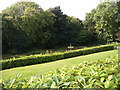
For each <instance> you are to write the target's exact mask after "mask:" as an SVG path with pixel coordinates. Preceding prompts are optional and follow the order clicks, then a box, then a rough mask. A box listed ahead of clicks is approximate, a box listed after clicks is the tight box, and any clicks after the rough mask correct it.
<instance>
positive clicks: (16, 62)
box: [1, 44, 114, 70]
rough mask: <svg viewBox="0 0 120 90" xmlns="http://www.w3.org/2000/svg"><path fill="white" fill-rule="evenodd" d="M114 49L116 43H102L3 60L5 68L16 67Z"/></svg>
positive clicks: (3, 67)
mask: <svg viewBox="0 0 120 90" xmlns="http://www.w3.org/2000/svg"><path fill="white" fill-rule="evenodd" d="M113 49H114V44H109V45H101V46H96V47H90V48H84V49H78V50H72V51H68V52H65V53H53V54H45V55H42V54H36V55H30V56H25V57H20V58H11V59H8V60H3V61H1V62H2V69H3V70H4V69H9V68H14V67H21V66H26V65H33V64H39V63H45V62H50V61H55V60H60V59H65V58H70V57H75V56H80V55H87V54H91V53H96V52H101V51H107V50H113Z"/></svg>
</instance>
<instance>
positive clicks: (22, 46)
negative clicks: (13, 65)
mask: <svg viewBox="0 0 120 90" xmlns="http://www.w3.org/2000/svg"><path fill="white" fill-rule="evenodd" d="M2 14H3V27H2V28H3V46H4V47H3V51H5V50H7V49H17V50H18V51H25V50H27V49H29V48H31V47H33V46H35V45H36V47H42V46H44V44H46V42H47V41H48V40H49V39H50V38H51V37H52V33H51V32H52V26H53V23H54V21H55V20H54V14H53V13H51V12H48V11H44V10H43V9H42V8H41V7H40V6H39V5H38V4H36V3H34V2H23V1H21V2H17V3H16V4H13V5H12V6H10V7H8V8H6V9H5V10H3V12H2Z"/></svg>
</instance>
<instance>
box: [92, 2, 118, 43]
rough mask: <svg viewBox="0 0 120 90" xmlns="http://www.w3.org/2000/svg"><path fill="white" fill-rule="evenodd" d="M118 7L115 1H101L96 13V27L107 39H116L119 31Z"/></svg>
mask: <svg viewBox="0 0 120 90" xmlns="http://www.w3.org/2000/svg"><path fill="white" fill-rule="evenodd" d="M117 18H118V7H117V5H116V3H115V2H105V3H101V4H99V5H98V6H97V8H96V13H95V14H94V20H95V28H96V30H97V32H98V33H99V34H100V35H102V36H104V38H105V39H106V40H107V41H114V40H115V33H116V32H117V31H118V25H117V24H118V22H117Z"/></svg>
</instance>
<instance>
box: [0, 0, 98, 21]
mask: <svg viewBox="0 0 120 90" xmlns="http://www.w3.org/2000/svg"><path fill="white" fill-rule="evenodd" d="M17 1H33V2H36V3H37V4H39V5H40V6H41V7H42V8H43V9H44V10H47V9H49V8H54V7H55V6H60V8H61V10H62V12H63V13H64V14H67V15H68V16H74V17H76V18H79V19H80V20H84V19H85V15H86V13H88V12H90V11H91V10H92V9H94V8H96V6H97V5H98V4H99V3H100V0H0V12H2V10H4V9H5V8H6V7H9V6H10V5H12V4H14V3H16V2H17Z"/></svg>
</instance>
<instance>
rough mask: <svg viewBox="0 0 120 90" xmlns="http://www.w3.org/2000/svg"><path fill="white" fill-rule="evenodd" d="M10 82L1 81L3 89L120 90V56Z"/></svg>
mask: <svg viewBox="0 0 120 90" xmlns="http://www.w3.org/2000/svg"><path fill="white" fill-rule="evenodd" d="M20 76H21V74H18V75H17V76H16V77H15V78H14V79H11V80H10V81H9V82H4V81H3V80H1V83H2V85H3V88H118V84H119V81H120V73H119V72H118V56H115V57H109V58H106V59H105V60H97V61H89V62H86V61H85V62H83V63H80V64H79V65H77V66H72V67H63V68H61V69H57V70H55V71H54V72H53V71H50V72H48V73H46V74H42V75H40V76H32V77H31V78H30V79H23V80H17V79H18V78H19V77H20Z"/></svg>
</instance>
